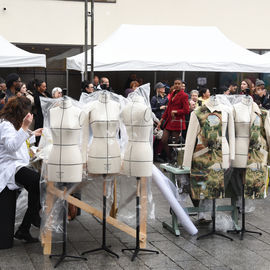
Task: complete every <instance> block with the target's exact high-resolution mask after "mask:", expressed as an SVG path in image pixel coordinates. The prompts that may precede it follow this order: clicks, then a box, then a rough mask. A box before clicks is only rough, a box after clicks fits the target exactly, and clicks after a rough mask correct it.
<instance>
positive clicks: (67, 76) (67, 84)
mask: <svg viewBox="0 0 270 270" xmlns="http://www.w3.org/2000/svg"><path fill="white" fill-rule="evenodd" d="M66 88H67V96H68V69H66Z"/></svg>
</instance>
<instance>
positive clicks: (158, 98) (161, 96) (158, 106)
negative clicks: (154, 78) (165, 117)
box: [151, 82, 169, 120]
mask: <svg viewBox="0 0 270 270" xmlns="http://www.w3.org/2000/svg"><path fill="white" fill-rule="evenodd" d="M155 91H156V95H155V96H153V97H152V99H151V108H152V112H153V113H154V114H155V115H156V117H157V118H158V119H159V120H160V119H161V116H162V114H163V113H164V112H165V110H166V108H167V104H168V102H169V101H168V98H167V96H166V93H165V85H164V84H163V83H161V82H158V83H157V84H156V85H155Z"/></svg>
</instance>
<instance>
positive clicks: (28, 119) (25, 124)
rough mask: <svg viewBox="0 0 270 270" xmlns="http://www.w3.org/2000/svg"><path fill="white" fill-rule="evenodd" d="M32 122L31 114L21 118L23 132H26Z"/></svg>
mask: <svg viewBox="0 0 270 270" xmlns="http://www.w3.org/2000/svg"><path fill="white" fill-rule="evenodd" d="M32 121H33V114H31V113H28V114H27V115H26V116H25V117H24V118H23V122H22V129H23V130H24V131H27V130H28V128H29V126H30V125H31V123H32Z"/></svg>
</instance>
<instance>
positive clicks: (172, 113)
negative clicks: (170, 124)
mask: <svg viewBox="0 0 270 270" xmlns="http://www.w3.org/2000/svg"><path fill="white" fill-rule="evenodd" d="M175 114H177V111H171V115H172V118H173V119H174V118H175Z"/></svg>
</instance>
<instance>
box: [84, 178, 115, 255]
mask: <svg viewBox="0 0 270 270" xmlns="http://www.w3.org/2000/svg"><path fill="white" fill-rule="evenodd" d="M103 178H104V179H103V215H102V245H101V247H100V248H96V249H93V250H88V251H84V252H83V253H82V255H84V254H87V253H93V252H96V251H100V250H104V251H106V252H108V253H110V254H112V255H114V256H115V257H117V258H118V259H119V256H118V255H117V254H116V253H114V252H113V251H111V250H110V249H109V246H107V245H106V225H107V222H106V204H107V197H106V181H105V179H106V175H103Z"/></svg>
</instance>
